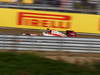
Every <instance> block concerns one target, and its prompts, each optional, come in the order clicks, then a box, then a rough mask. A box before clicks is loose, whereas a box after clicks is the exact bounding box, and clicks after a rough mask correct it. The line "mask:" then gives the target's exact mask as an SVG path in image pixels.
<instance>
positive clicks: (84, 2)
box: [0, 0, 100, 14]
mask: <svg viewBox="0 0 100 75" xmlns="http://www.w3.org/2000/svg"><path fill="white" fill-rule="evenodd" d="M0 5H13V6H15V5H16V6H24V7H25V6H29V7H30V9H31V8H41V9H51V10H57V11H65V12H66V11H72V12H79V13H90V14H100V1H99V0H0ZM20 8H21V7H20Z"/></svg>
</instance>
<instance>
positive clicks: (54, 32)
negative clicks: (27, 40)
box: [22, 30, 76, 37]
mask: <svg viewBox="0 0 100 75" xmlns="http://www.w3.org/2000/svg"><path fill="white" fill-rule="evenodd" d="M22 35H28V36H55V37H76V32H74V31H72V30H67V31H66V34H64V33H62V32H59V31H57V30H49V31H45V32H42V34H31V33H23V34H22Z"/></svg>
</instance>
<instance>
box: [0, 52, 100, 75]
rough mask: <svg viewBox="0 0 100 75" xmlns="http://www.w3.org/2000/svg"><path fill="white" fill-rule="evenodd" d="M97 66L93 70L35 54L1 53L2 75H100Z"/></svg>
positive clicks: (0, 65)
mask: <svg viewBox="0 0 100 75" xmlns="http://www.w3.org/2000/svg"><path fill="white" fill-rule="evenodd" d="M95 66H96V67H95V70H91V69H88V68H87V67H82V66H78V65H75V64H69V63H64V62H61V61H55V60H50V59H46V58H42V57H40V56H37V55H33V54H19V53H9V52H7V53H0V75H100V72H99V70H100V65H97V64H95Z"/></svg>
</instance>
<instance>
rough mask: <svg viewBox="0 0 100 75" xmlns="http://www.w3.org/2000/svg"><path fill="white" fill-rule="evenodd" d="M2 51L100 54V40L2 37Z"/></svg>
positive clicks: (0, 44) (0, 46)
mask: <svg viewBox="0 0 100 75" xmlns="http://www.w3.org/2000/svg"><path fill="white" fill-rule="evenodd" d="M0 50H39V51H69V52H89V53H100V39H93V38H62V37H44V36H16V35H0Z"/></svg>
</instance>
